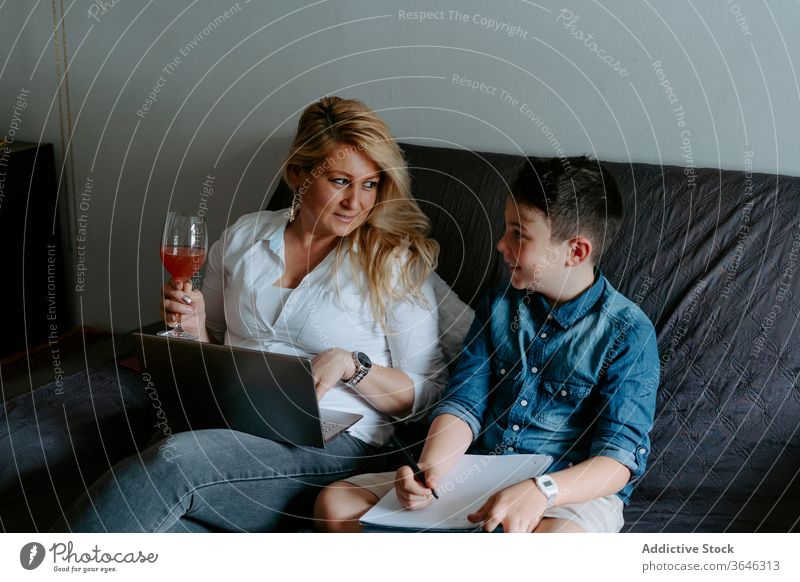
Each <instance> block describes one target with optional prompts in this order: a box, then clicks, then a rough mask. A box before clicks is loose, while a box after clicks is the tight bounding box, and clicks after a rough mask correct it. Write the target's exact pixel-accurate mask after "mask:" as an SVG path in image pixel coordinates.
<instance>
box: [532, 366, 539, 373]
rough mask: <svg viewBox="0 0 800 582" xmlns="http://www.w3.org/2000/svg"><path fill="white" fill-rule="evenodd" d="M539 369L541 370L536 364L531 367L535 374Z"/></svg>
mask: <svg viewBox="0 0 800 582" xmlns="http://www.w3.org/2000/svg"><path fill="white" fill-rule="evenodd" d="M538 371H539V368H537V367H536V366H534V367H533V368H531V372H533V373H534V374H535V373H536V372H538Z"/></svg>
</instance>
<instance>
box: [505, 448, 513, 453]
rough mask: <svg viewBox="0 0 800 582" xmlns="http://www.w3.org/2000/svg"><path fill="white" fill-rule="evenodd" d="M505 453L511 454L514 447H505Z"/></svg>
mask: <svg viewBox="0 0 800 582" xmlns="http://www.w3.org/2000/svg"><path fill="white" fill-rule="evenodd" d="M506 451H508V452H509V453H513V452H514V447H506Z"/></svg>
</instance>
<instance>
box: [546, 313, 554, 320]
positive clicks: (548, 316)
mask: <svg viewBox="0 0 800 582" xmlns="http://www.w3.org/2000/svg"><path fill="white" fill-rule="evenodd" d="M551 319H553V316H552V315H550V314H549V313H548V314H547V321H550V320H551Z"/></svg>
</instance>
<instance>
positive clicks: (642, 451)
mask: <svg viewBox="0 0 800 582" xmlns="http://www.w3.org/2000/svg"><path fill="white" fill-rule="evenodd" d="M646 452H647V449H646V448H644V447H642V448H641V449H639V454H640V455H643V454H645V453H646Z"/></svg>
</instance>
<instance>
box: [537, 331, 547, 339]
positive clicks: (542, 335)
mask: <svg viewBox="0 0 800 582" xmlns="http://www.w3.org/2000/svg"><path fill="white" fill-rule="evenodd" d="M539 337H540V338H542V339H544V338H546V337H547V334H546V333H545V332H542V333H541V334H540V335H539Z"/></svg>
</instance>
